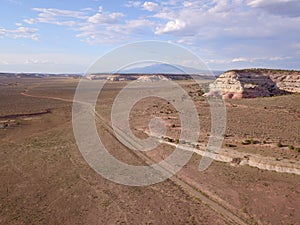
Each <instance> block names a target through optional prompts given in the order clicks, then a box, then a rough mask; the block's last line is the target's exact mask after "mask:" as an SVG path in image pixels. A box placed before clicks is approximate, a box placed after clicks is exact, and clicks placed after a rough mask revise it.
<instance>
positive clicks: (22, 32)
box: [0, 26, 39, 41]
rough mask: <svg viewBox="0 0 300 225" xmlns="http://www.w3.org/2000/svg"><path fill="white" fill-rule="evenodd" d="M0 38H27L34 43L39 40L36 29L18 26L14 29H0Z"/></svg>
mask: <svg viewBox="0 0 300 225" xmlns="http://www.w3.org/2000/svg"><path fill="white" fill-rule="evenodd" d="M0 37H10V38H14V39H17V38H28V39H32V40H34V41H38V40H39V36H38V34H37V29H36V28H30V27H23V26H19V27H17V28H16V29H12V30H8V29H4V28H0Z"/></svg>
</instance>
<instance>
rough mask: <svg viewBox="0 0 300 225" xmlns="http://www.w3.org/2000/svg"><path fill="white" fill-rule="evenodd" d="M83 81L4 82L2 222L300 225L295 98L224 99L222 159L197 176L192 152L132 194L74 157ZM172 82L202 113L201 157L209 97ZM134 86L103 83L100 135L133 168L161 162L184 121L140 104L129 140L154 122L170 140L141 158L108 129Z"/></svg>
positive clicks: (170, 111) (155, 104)
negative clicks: (118, 101) (170, 172)
mask: <svg viewBox="0 0 300 225" xmlns="http://www.w3.org/2000/svg"><path fill="white" fill-rule="evenodd" d="M79 80H80V79H79V78H78V77H77V78H73V77H68V78H67V77H63V78H58V77H56V78H55V77H49V78H46V77H45V78H32V77H28V78H24V77H21V78H18V77H9V76H6V77H5V76H2V77H0V125H1V128H0V140H1V142H0V160H1V164H0V199H1V201H0V223H1V224H300V223H299V221H300V211H299V209H300V201H299V199H300V190H299V186H300V175H299V173H298V172H299V171H300V169H299V167H298V165H299V159H300V152H299V148H300V136H299V134H300V105H299V102H300V95H299V94H288V95H282V96H273V97H264V98H263V97H260V98H252V99H227V100H225V105H226V112H227V117H226V121H227V124H226V132H225V134H224V141H223V146H222V149H221V151H220V154H219V155H222V156H223V158H224V160H221V159H220V160H214V161H213V162H212V164H211V165H210V166H209V168H208V169H206V170H205V171H199V170H198V165H199V162H200V160H201V157H202V156H201V154H197V153H194V154H193V156H192V158H191V160H190V161H189V162H188V164H187V165H186V166H184V168H183V169H182V170H180V172H179V173H177V174H176V175H175V176H173V177H171V178H170V179H168V180H166V181H164V182H160V183H157V184H153V185H149V186H145V187H134V186H125V185H121V184H116V183H114V182H112V181H109V180H107V179H105V178H103V177H102V176H100V175H99V174H98V173H96V172H95V171H94V170H93V169H92V168H91V167H90V166H89V165H88V164H87V162H86V161H85V160H84V158H83V156H82V155H81V153H80V151H79V150H78V147H77V145H76V140H75V138H74V134H73V128H72V105H73V98H74V94H75V90H76V87H77V85H78V82H79ZM87 82H95V81H87ZM103 82H104V81H103ZM176 82H177V83H178V84H179V85H180V86H182V87H183V88H184V89H185V90H186V91H187V93H188V94H189V96H190V97H191V98H192V99H193V101H194V104H195V106H196V108H197V111H198V113H199V115H198V116H199V124H200V128H201V133H200V136H199V140H198V143H196V144H195V143H194V144H193V146H192V147H194V148H195V149H198V150H199V151H200V150H201V148H202V147H203V146H205V145H206V144H207V142H208V139H209V136H210V129H211V116H210V109H209V104H208V102H207V98H206V97H203V96H202V94H203V93H202V90H201V89H200V88H199V85H198V84H196V83H195V82H193V81H190V80H184V81H176ZM128 83H129V81H117V82H116V81H107V82H106V84H105V85H104V88H103V89H102V92H101V93H100V95H99V97H98V102H97V107H96V111H97V113H99V114H100V115H101V118H102V119H101V120H97V121H96V124H97V129H98V134H99V136H101V140H102V141H103V143H104V145H105V146H106V147H107V149H109V151H110V153H111V154H112V155H113V156H115V157H116V158H117V159H119V160H122V161H124V162H126V163H128V164H132V165H147V164H149V161H150V162H158V161H161V160H163V159H165V158H166V157H167V156H168V155H170V154H171V153H172V151H173V150H174V148H175V147H174V146H176V144H178V143H179V141H180V140H178V138H179V133H180V126H181V124H180V118H179V117H180V115H179V113H178V111H177V110H176V109H175V108H174V106H173V105H172V102H168V101H165V100H162V99H158V98H147V99H144V100H141V101H140V102H138V103H137V104H136V105H135V106H134V107H133V109H132V111H131V113H130V127H131V130H132V132H133V133H134V134H135V135H136V136H137V137H139V138H146V137H147V135H148V134H149V132H148V131H149V128H148V124H149V121H150V120H151V118H153V117H160V118H163V119H164V121H165V123H166V126H167V136H166V137H158V139H159V138H161V139H162V140H160V141H161V142H162V143H161V145H160V146H159V147H157V148H156V149H153V150H151V151H148V152H143V153H138V154H137V153H135V152H134V151H132V150H131V149H129V148H127V147H126V146H124V145H122V143H120V142H119V141H118V140H117V139H116V137H115V136H114V134H113V132H112V130H111V120H110V116H111V107H112V104H113V102H114V99H115V98H116V96H117V95H118V93H119V92H120V91H121V90H122V88H124V87H125V86H126V85H127V84H128ZM186 146H187V147H191V146H189V145H188V143H187V144H186ZM250 159H253V160H254V161H255V163H256V164H255V163H252V164H251V163H250V161H251V160H250ZM243 162H246V163H243ZM276 166H277V167H276ZM290 168H293V170H290ZM297 168H298V169H299V170H297ZM297 171H298V172H297ZM297 173H298V174H297Z"/></svg>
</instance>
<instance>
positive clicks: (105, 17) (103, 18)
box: [88, 13, 125, 23]
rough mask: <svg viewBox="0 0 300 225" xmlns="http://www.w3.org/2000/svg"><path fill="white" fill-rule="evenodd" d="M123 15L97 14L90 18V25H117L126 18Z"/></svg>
mask: <svg viewBox="0 0 300 225" xmlns="http://www.w3.org/2000/svg"><path fill="white" fill-rule="evenodd" d="M124 16H125V15H124V14H123V13H96V14H95V15H93V16H91V17H89V18H88V22H90V23H117V22H119V20H120V18H122V17H124Z"/></svg>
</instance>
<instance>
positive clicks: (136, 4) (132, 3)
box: [125, 1, 142, 8]
mask: <svg viewBox="0 0 300 225" xmlns="http://www.w3.org/2000/svg"><path fill="white" fill-rule="evenodd" d="M141 5H142V2H140V1H128V2H127V3H126V4H125V6H126V7H129V8H131V7H135V8H137V7H139V6H141Z"/></svg>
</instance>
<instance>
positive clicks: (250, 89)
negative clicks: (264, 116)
mask: <svg viewBox="0 0 300 225" xmlns="http://www.w3.org/2000/svg"><path fill="white" fill-rule="evenodd" d="M295 92H300V71H288V70H267V69H248V70H231V71H227V72H225V73H223V74H221V75H220V76H219V77H218V78H217V79H216V80H215V82H214V83H213V84H211V85H210V92H209V93H208V94H207V95H214V94H217V93H219V94H221V95H222V96H223V98H225V99H228V98H256V97H269V96H274V95H281V94H286V93H295Z"/></svg>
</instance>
